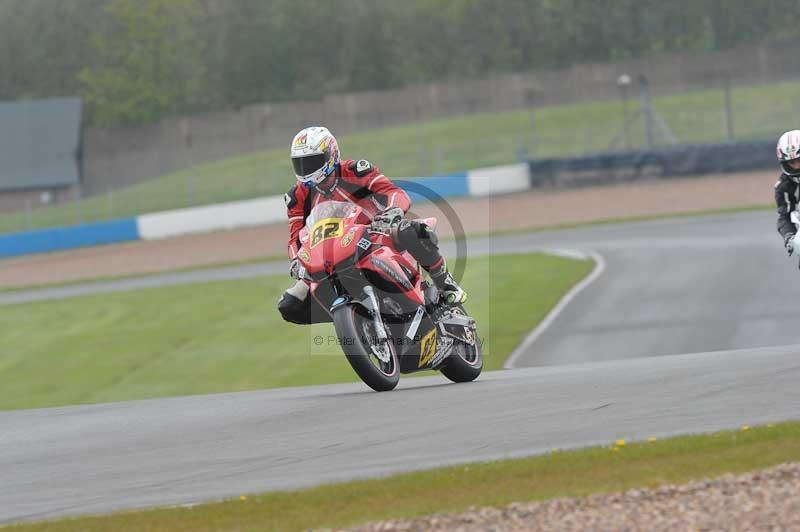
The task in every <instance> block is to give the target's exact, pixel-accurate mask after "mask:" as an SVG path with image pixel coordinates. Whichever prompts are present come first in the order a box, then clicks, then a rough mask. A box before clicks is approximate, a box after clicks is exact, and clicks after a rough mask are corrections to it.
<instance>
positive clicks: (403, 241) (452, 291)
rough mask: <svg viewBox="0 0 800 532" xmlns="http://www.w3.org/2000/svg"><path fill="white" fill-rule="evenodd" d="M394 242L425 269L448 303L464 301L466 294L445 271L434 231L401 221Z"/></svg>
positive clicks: (416, 222)
mask: <svg viewBox="0 0 800 532" xmlns="http://www.w3.org/2000/svg"><path fill="white" fill-rule="evenodd" d="M395 240H396V241H397V243H398V245H399V247H400V248H401V249H405V250H407V251H408V252H409V253H411V255H413V257H414V258H415V259H417V261H419V264H420V266H422V267H423V268H425V270H426V271H427V272H428V273H429V274H430V276H431V279H432V280H433V282H434V283H435V284H436V287H437V288H438V289H439V290H440V291H441V292H442V294H443V295H444V298H445V300H446V301H447V302H448V303H463V302H464V301H466V299H467V293H466V292H465V291H464V290H463V289H462V288H461V287H460V286H458V283H457V282H456V281H455V279H453V276H452V275H451V274H450V272H449V271H447V264H446V263H445V261H444V257H442V254H441V253H439V237H437V236H436V231H434V230H433V229H432V228H431V227H428V225H427V224H425V223H424V222H420V221H418V220H403V221H402V222H400V225H398V226H397V237H396V239H395Z"/></svg>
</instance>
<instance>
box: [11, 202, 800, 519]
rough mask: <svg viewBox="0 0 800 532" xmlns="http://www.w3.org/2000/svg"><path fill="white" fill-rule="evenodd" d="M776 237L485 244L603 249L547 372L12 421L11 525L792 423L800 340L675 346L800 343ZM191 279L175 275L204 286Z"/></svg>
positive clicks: (555, 331) (712, 234) (694, 232)
mask: <svg viewBox="0 0 800 532" xmlns="http://www.w3.org/2000/svg"><path fill="white" fill-rule="evenodd" d="M774 231H775V230H774V219H773V216H772V215H770V214H768V213H764V212H756V213H744V214H738V215H727V216H712V217H702V218H678V219H671V220H660V221H653V222H643V223H637V224H616V225H600V226H596V227H585V228H580V229H574V230H567V231H557V232H556V231H552V232H540V233H531V234H526V235H516V236H506V237H502V238H492V239H476V240H472V241H470V244H469V245H470V249H469V254H470V255H471V256H472V255H476V254H479V253H504V252H524V251H528V250H531V249H543V248H553V247H563V248H568V249H578V250H584V251H596V252H597V253H599V254H600V255H601V256H602V257H603V259H604V262H605V264H606V268H605V271H604V272H603V273H602V274H601V275H599V276H598V277H597V279H596V280H595V281H594V282H593V283H591V284H590V285H588V286H586V287H585V289H584V290H582V291H581V292H580V293H578V294H577V295H576V296H575V297H574V299H573V300H572V301H571V302H570V304H569V305H567V306H565V307H564V308H563V311H562V312H561V313H560V314H559V315H558V316H557V317H555V319H553V320H552V322H551V324H550V326H549V327H548V328H547V329H546V330H544V331H540V333H539V334H538V337H537V339H536V341H535V342H533V343H530V344H529V345H527V346H526V349H525V350H523V351H522V352H520V353H519V355H518V356H517V357H516V361H515V364H516V365H517V366H545V365H547V366H548V367H531V368H524V369H515V370H513V371H500V372H492V373H486V374H484V375H482V376H481V378H480V379H479V381H478V382H476V383H471V384H465V385H450V384H447V383H446V382H445V380H444V379H443V378H442V377H438V376H434V377H428V378H421V379H406V380H403V381H401V385H400V389H398V390H397V391H395V392H392V393H387V394H375V393H372V392H368V391H367V390H366V388H365V387H364V386H363V385H361V384H346V385H333V386H320V387H310V388H295V389H283V390H269V391H263V392H250V393H237V394H226V395H214V396H197V397H186V398H176V399H164V400H153V401H133V402H126V403H116V404H103V405H89V406H76V407H64V408H53V409H43V410H28V411H16V412H5V413H0V475H2V482H0V522H11V521H17V520H25V519H43V518H50V517H55V516H59V515H66V514H81V513H94V512H105V511H109V510H114V509H121V508H132V507H141V506H150V505H165V504H183V503H192V502H196V501H201V500H209V499H216V498H222V497H230V496H236V495H239V494H241V493H249V492H258V491H267V490H274V489H288V488H297V487H302V486H310V485H315V484H319V483H324V482H331V481H337V480H346V479H352V478H364V477H373V476H380V475H385V474H390V473H393V472H398V471H404V470H408V469H422V468H428V467H433V466H437V465H442V464H448V463H458V462H465V461H474V460H486V459H493V458H502V457H512V456H523V455H530V454H536V453H540V452H544V451H547V450H549V449H552V448H554V447H558V448H570V447H581V446H587V445H592V444H598V443H607V442H610V441H612V440H614V439H616V438H620V437H622V438H628V439H642V438H646V437H649V436H657V437H663V436H668V435H672V434H682V433H690V432H701V431H711V430H718V429H725V428H736V427H738V426H739V425H741V424H757V423H765V422H772V421H781V420H786V419H793V418H794V419H796V418H797V417H798V411H800V387H798V386H797V382H798V378H800V347H785V348H775V347H770V348H767V349H755V350H752V349H751V350H745V351H729V352H718V353H705V354H690V355H680V354H679V353H701V352H707V351H717V350H722V349H741V348H753V347H761V346H775V345H782V344H798V343H800V342H799V341H798V336H799V335H798V332H797V328H796V326H795V325H794V321H795V316H796V314H797V311H798V310H799V309H798V307H799V306H800V298H799V297H798V296H800V285H798V283H797V282H796V281H797V280H798V279H800V278H798V275H800V272H798V271H797V266H796V263H793V262H791V261H789V259H787V258H786V257H784V256H782V254H781V249H780V241H779V238H778V237H777V235H776V234H775V232H774ZM241 271H243V272H245V271H247V270H246V269H242V270H241ZM249 271H250V272H251V273H252V267H250V270H249ZM215 272H216V273H215V275H220V273H219V270H216V271H215ZM190 273H191V275H192V276H193V279H194V281H186V278H183V277H179V278H178V279H177V281H178V282H182V281H186V282H195V281H197V280H198V277H202V275H198V272H190ZM174 275H178V276H180V275H181V274H174ZM224 275H227V276H230V277H236V274H235V269H226V270H225V273H224ZM174 280H175V279H173V281H174ZM120 282H122V283H124V282H125V281H120ZM88 289H89V290H92V288H91V286H90V287H88ZM115 289H120V288H119V287H118V286H117V287H116V288H115ZM122 289H125V288H122ZM20 294H26V293H25V292H17V293H14V295H16V296H19V295H20ZM27 294H28V295H31V294H33V293H32V292H29V293H27ZM41 294H42V292H39V296H36V295H35V294H34V295H33V297H41ZM6 295H7V294H6ZM527 297H535V294H528V295H527ZM651 355H674V356H658V357H652V356H651ZM639 357H649V358H639Z"/></svg>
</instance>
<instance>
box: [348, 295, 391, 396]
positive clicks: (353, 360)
mask: <svg viewBox="0 0 800 532" xmlns="http://www.w3.org/2000/svg"><path fill="white" fill-rule="evenodd" d="M333 324H334V326H335V327H336V335H337V336H338V337H339V344H340V345H341V346H342V351H344V355H345V357H346V358H347V361H348V362H349V363H350V366H352V368H353V370H354V371H355V372H356V374H357V375H358V376H359V377H361V380H362V381H364V383H365V384H366V385H367V386H369V387H370V388H372V389H373V390H375V391H376V392H387V391H389V390H393V389H394V388H395V387H396V386H397V383H398V382H399V381H400V365H399V364H398V362H397V353H396V352H395V349H394V345H393V343H392V341H391V339H389V341H387V342H380V341H379V340H378V338H377V334H376V332H375V325H374V324H373V322H372V318H371V317H370V316H368V315H367V312H366V310H363V309H361V308H360V307H357V306H355V305H347V306H344V307H340V308H338V309H336V310H335V311H334V312H333Z"/></svg>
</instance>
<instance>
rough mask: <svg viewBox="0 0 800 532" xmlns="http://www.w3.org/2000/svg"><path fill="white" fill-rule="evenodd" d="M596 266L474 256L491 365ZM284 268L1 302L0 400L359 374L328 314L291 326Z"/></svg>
mask: <svg viewBox="0 0 800 532" xmlns="http://www.w3.org/2000/svg"><path fill="white" fill-rule="evenodd" d="M591 268H592V262H591V261H588V260H587V261H576V260H570V259H565V258H561V257H553V256H548V255H543V254H531V255H511V256H493V257H481V258H475V259H470V260H469V261H468V262H467V264H466V270H465V275H464V279H463V284H464V286H465V287H466V288H467V290H469V292H470V301H468V304H467V308H468V309H469V310H470V313H471V314H472V315H473V316H474V317H475V319H476V320H477V322H478V324H479V332H480V333H481V336H482V337H484V339H485V342H486V343H485V346H486V347H485V351H486V368H487V369H494V368H500V367H501V366H502V363H503V361H504V360H505V358H506V357H507V356H508V355H509V354H510V353H511V351H512V350H513V348H514V346H515V345H516V344H517V343H519V341H521V339H522V337H523V336H524V335H525V334H526V333H527V331H529V330H530V329H531V328H533V327H534V326H536V324H537V323H539V321H540V320H541V319H542V318H543V317H544V316H545V315H546V314H547V312H548V311H549V310H550V309H551V308H552V307H553V306H554V305H555V304H556V303H557V302H558V300H559V299H560V298H561V296H562V295H563V294H564V293H565V292H566V291H567V290H568V289H569V288H570V287H572V286H573V285H574V284H575V283H577V282H578V281H579V280H580V279H582V278H583V277H584V276H585V275H586V274H587V273H588V272H589V271H590V270H591ZM288 284H289V282H288V278H287V277H285V276H269V277H262V278H257V279H246V280H240V281H225V282H214V283H207V284H194V285H183V286H172V287H165V288H154V289H146V290H138V291H134V292H124V293H115V294H103V295H94V296H85V297H78V298H70V299H64V300H55V301H44V302H39V303H30V304H22V305H12V306H8V307H4V308H3V312H2V313H0V331H2V335H1V336H2V338H3V340H4V343H3V349H2V351H0V382H3V386H2V387H0V409H20V408H37V407H47V406H56V405H67V404H78V403H96V402H108V401H123V400H129V399H144V398H154V397H167V396H176V395H191V394H202V393H214V392H232V391H242V390H254V389H264V388H273V387H280V386H299V385H311V384H327V383H333V382H347V381H355V380H357V377H356V376H355V374H354V373H353V371H352V369H351V368H350V366H349V365H348V364H347V362H346V360H345V358H344V356H343V355H342V353H341V351H340V349H339V347H338V346H336V345H335V344H333V345H326V346H323V347H320V348H317V347H315V346H314V345H313V342H312V340H313V338H314V336H316V335H322V336H323V337H328V336H330V335H332V334H333V328H332V326H331V325H329V324H321V325H314V326H310V327H309V326H294V325H290V324H287V323H285V322H283V321H282V319H281V317H280V315H279V314H278V312H277V310H276V308H275V302H276V301H277V300H278V297H279V296H280V294H281V292H282V291H283V290H284V289H285V288H286V287H287V286H288Z"/></svg>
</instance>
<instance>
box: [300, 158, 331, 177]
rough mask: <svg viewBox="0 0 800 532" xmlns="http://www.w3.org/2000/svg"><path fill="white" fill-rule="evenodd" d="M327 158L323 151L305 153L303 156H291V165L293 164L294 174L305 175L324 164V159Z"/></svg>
mask: <svg viewBox="0 0 800 532" xmlns="http://www.w3.org/2000/svg"><path fill="white" fill-rule="evenodd" d="M327 160H328V157H327V155H325V154H324V153H318V154H316V155H307V156H305V157H294V158H292V166H294V173H295V175H297V176H299V177H305V176H307V175H311V174H313V173H314V172H316V171H317V170H319V169H320V168H322V167H323V166H325V161H327Z"/></svg>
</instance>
